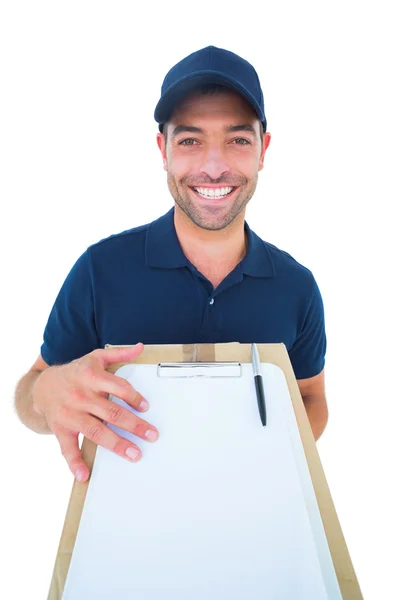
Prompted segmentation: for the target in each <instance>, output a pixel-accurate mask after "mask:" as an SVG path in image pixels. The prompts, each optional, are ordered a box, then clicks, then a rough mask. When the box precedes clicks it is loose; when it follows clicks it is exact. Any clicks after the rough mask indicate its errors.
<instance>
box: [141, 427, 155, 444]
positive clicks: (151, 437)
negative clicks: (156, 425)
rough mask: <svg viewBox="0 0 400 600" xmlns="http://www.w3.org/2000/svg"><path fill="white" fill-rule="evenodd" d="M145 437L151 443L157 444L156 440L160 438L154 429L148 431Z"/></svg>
mask: <svg viewBox="0 0 400 600" xmlns="http://www.w3.org/2000/svg"><path fill="white" fill-rule="evenodd" d="M144 436H145V437H146V438H147V439H148V440H150V442H155V441H156V439H157V438H158V433H157V431H155V430H154V429H148V430H147V431H146V433H145V434H144Z"/></svg>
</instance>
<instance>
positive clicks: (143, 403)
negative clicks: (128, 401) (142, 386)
mask: <svg viewBox="0 0 400 600" xmlns="http://www.w3.org/2000/svg"><path fill="white" fill-rule="evenodd" d="M139 406H140V408H141V410H147V409H148V408H149V403H148V402H147V400H142V401H141V403H140V404H139Z"/></svg>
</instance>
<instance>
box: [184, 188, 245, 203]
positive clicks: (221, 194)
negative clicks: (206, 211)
mask: <svg viewBox="0 0 400 600" xmlns="http://www.w3.org/2000/svg"><path fill="white" fill-rule="evenodd" d="M191 189H192V190H193V191H194V192H196V194H197V195H198V196H200V197H201V198H207V199H210V198H211V199H215V200H219V199H221V198H227V197H228V196H230V195H231V194H232V193H233V192H234V191H235V190H236V189H237V188H235V187H231V186H229V187H228V186H227V187H221V188H203V187H192V188H191Z"/></svg>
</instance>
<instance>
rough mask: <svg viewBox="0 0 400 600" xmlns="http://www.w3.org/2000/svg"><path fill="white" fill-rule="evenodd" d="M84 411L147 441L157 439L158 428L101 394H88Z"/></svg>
mask: <svg viewBox="0 0 400 600" xmlns="http://www.w3.org/2000/svg"><path fill="white" fill-rule="evenodd" d="M85 411H88V412H89V413H91V414H92V415H95V416H96V417H98V418H99V419H101V420H102V421H106V422H107V423H110V425H114V426H115V427H119V428H120V429H125V431H129V432H130V433H133V434H134V435H137V436H138V437H140V438H142V439H144V440H147V441H148V442H155V441H156V440H157V439H158V430H157V429H156V428H155V427H154V426H153V425H151V424H150V423H149V422H148V421H145V420H144V419H141V418H140V417H138V416H136V415H135V414H133V413H132V412H131V411H130V410H128V409H127V408H124V407H123V406H120V405H119V404H117V403H116V402H112V400H106V399H104V398H102V397H101V396H93V397H91V396H88V397H87V399H86V402H85Z"/></svg>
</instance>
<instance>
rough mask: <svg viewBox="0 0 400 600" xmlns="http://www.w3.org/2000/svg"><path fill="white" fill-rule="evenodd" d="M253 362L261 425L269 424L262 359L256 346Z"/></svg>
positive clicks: (252, 353)
mask: <svg viewBox="0 0 400 600" xmlns="http://www.w3.org/2000/svg"><path fill="white" fill-rule="evenodd" d="M251 362H252V363H253V372H254V383H255V384H256V393H257V403H258V410H259V411H260V417H261V423H262V424H263V425H264V427H265V425H266V424H267V409H266V408H265V395H264V385H263V378H262V375H261V365H260V357H259V355H258V349H257V346H256V344H252V345H251Z"/></svg>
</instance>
